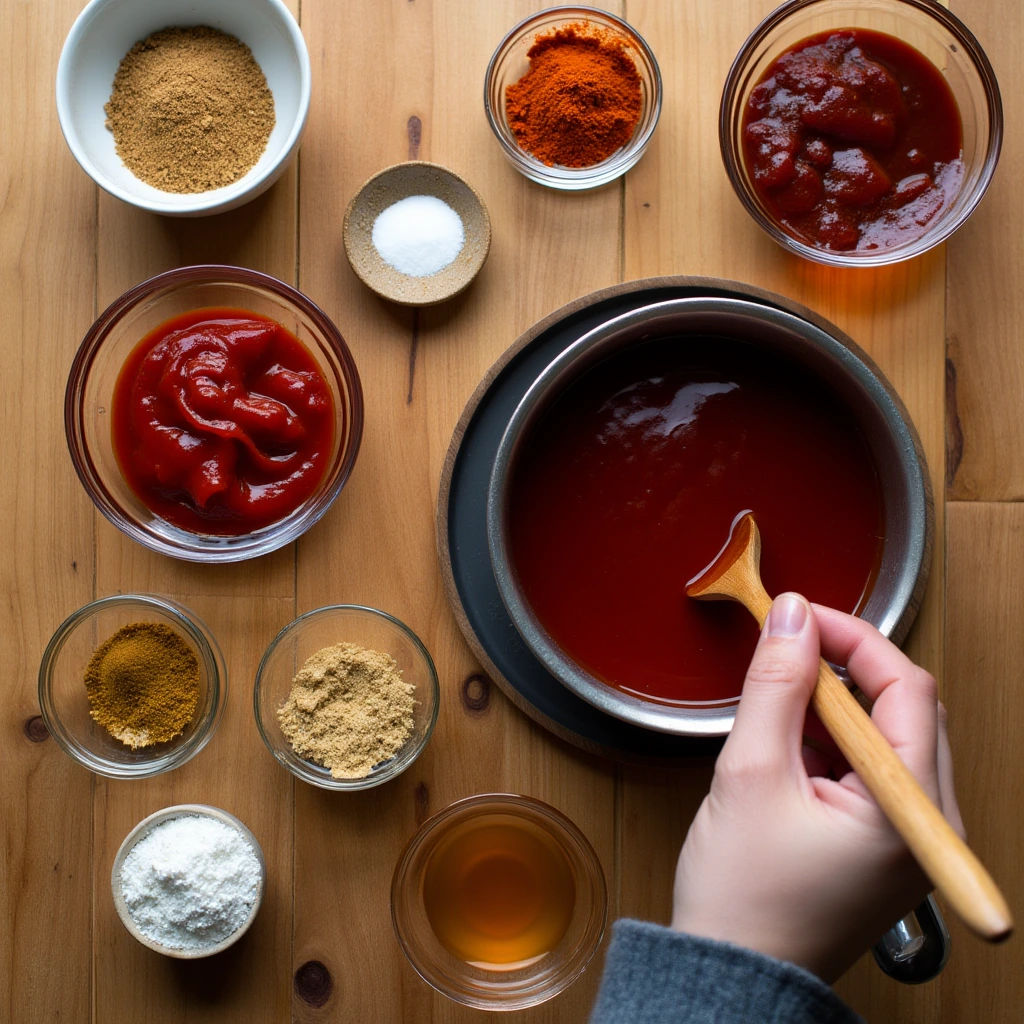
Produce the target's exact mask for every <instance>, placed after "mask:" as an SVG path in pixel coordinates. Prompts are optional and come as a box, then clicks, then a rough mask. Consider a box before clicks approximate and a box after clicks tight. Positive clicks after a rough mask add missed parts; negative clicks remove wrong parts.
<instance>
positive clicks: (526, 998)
mask: <svg viewBox="0 0 1024 1024" xmlns="http://www.w3.org/2000/svg"><path fill="white" fill-rule="evenodd" d="M475 808H479V809H480V811H481V813H487V812H488V811H493V812H494V813H499V814H500V813H510V814H512V815H514V816H517V817H521V818H527V819H530V818H532V817H534V816H537V817H540V818H542V819H543V820H544V821H546V822H548V823H550V824H551V825H553V826H554V827H555V831H556V832H557V833H558V836H557V841H558V843H559V845H560V846H564V845H566V840H569V841H571V844H572V845H573V846H574V847H575V848H576V849H577V850H578V851H579V854H580V859H581V860H582V861H584V862H585V864H586V865H587V866H588V867H589V868H591V869H593V870H592V871H591V874H592V880H593V882H594V889H595V900H594V903H595V906H597V907H599V908H600V911H601V913H600V923H599V926H598V927H597V929H596V931H595V933H594V935H593V938H592V941H591V942H590V943H589V944H588V945H587V946H585V947H583V948H582V949H581V950H580V952H579V954H578V959H577V960H576V961H575V962H572V961H570V962H568V964H567V965H565V966H566V967H567V969H566V970H564V971H563V973H561V974H560V975H559V976H556V978H555V980H554V982H553V984H552V986H551V988H550V990H549V991H543V990H542V991H540V992H527V993H523V994H521V995H520V996H519V997H518V998H517V997H516V996H514V995H513V996H512V998H510V999H508V1000H502V999H500V998H488V997H486V996H478V997H476V998H465V997H464V996H461V995H456V994H454V993H453V992H451V991H449V990H448V989H447V988H445V987H440V986H441V985H443V982H441V981H440V979H435V978H433V977H428V975H427V974H426V973H424V967H423V964H422V963H421V960H420V958H419V957H414V956H413V955H412V953H411V952H410V944H409V943H408V942H407V940H406V937H405V932H404V927H403V925H404V921H400V918H401V917H403V916H404V915H403V914H400V913H399V911H398V910H397V907H398V905H399V903H400V902H401V898H400V896H401V890H402V888H403V887H405V886H407V884H408V881H407V875H408V870H409V867H410V864H411V862H412V860H413V858H414V856H415V855H416V854H417V853H418V852H419V850H420V849H421V848H422V846H423V845H424V843H426V842H427V840H428V839H429V838H430V836H431V835H432V834H433V833H434V832H435V831H436V829H437V827H438V826H439V825H441V824H443V823H444V822H445V821H447V820H449V819H451V818H454V817H456V816H458V815H460V814H463V813H464V812H467V811H468V812H472V811H473V810H474V809H475ZM523 812H525V813H523ZM390 903H391V926H392V929H393V930H394V933H395V938H396V939H397V941H398V944H399V946H400V947H401V950H402V953H403V954H404V955H405V958H406V960H408V962H409V964H410V966H411V967H412V968H413V970H414V971H415V972H416V973H417V974H418V975H419V976H420V978H422V979H423V981H425V982H426V983H427V984H428V985H429V986H430V987H431V988H432V989H434V990H435V991H437V992H440V993H441V994H442V995H444V996H446V997H447V998H449V999H451V1000H452V1001H453V1002H456V1003H459V1004H460V1005H464V1006H472V1007H475V1008H476V1009H484V1010H520V1009H526V1008H528V1007H531V1006H537V1005H540V1004H541V1003H544V1002H547V1001H548V1000H549V999H552V998H554V997H555V996H557V995H559V994H560V993H562V992H564V991H565V990H566V989H567V988H568V987H569V986H570V985H572V984H573V983H574V982H575V981H576V980H577V979H578V978H579V977H580V975H581V974H582V973H583V972H584V971H585V970H586V969H587V967H588V966H589V964H590V962H591V960H593V958H594V956H595V955H596V954H597V951H598V949H600V947H601V943H602V942H603V941H604V936H605V932H606V931H607V928H608V880H607V879H606V878H605V873H604V867H603V866H602V864H601V858H600V857H599V856H598V854H597V851H596V850H595V849H594V845H593V843H591V842H590V840H589V839H588V838H587V836H586V834H585V833H584V832H583V830H582V829H581V828H580V827H579V826H578V825H577V824H576V823H575V822H574V821H573V820H572V819H571V818H570V817H569V816H568V815H566V814H564V813H563V812H562V811H560V810H559V809H558V808H557V807H554V806H552V805H551V804H549V803H547V802H546V801H544V800H540V799H539V798H538V797H534V796H527V795H526V794H524V793H504V792H495V793H474V794H472V795H470V796H466V797H461V798H460V799H458V800H453V801H452V802H451V803H450V804H447V805H445V806H444V807H442V808H441V809H440V810H439V811H436V812H435V813H434V814H432V815H431V816H430V817H429V818H427V819H426V820H425V821H424V822H423V824H422V825H420V826H419V827H418V828H417V829H416V831H415V832H414V833H413V834H412V836H411V837H410V838H409V840H408V841H407V842H406V844H405V846H404V847H403V849H402V852H401V854H400V855H399V858H398V861H397V862H396V864H395V869H394V872H393V874H392V876H391V894H390Z"/></svg>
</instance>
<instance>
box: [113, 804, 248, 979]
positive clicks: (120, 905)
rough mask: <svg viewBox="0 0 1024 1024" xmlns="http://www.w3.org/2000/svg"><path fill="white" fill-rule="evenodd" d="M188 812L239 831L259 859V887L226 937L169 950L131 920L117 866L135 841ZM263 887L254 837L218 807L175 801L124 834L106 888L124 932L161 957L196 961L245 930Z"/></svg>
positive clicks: (211, 953)
mask: <svg viewBox="0 0 1024 1024" xmlns="http://www.w3.org/2000/svg"><path fill="white" fill-rule="evenodd" d="M188 815H195V816H196V817H199V818H211V819H212V820H214V821H219V822H220V823H221V824H222V825H228V826H230V827H231V828H234V829H237V830H238V831H239V832H240V833H241V834H242V838H243V839H245V840H246V841H247V842H248V843H249V846H250V847H251V848H252V852H253V853H254V854H255V855H256V860H257V861H259V865H260V880H259V889H258V891H257V893H256V899H255V901H254V902H253V905H252V909H251V910H250V911H249V916H248V917H247V918H246V919H245V920H244V921H243V922H242V924H241V926H240V927H238V928H236V929H235V930H234V931H233V932H232V933H231V934H230V935H229V936H228V937H227V938H226V939H222V940H221V941H220V942H218V943H216V944H215V945H213V946H203V947H201V948H199V949H172V948H171V947H170V946H165V945H163V944H162V943H160V942H156V941H155V940H154V939H151V938H150V937H149V936H148V935H146V933H145V932H143V931H142V930H141V929H140V928H139V926H138V925H137V924H136V923H135V919H134V918H133V917H132V913H131V911H130V910H129V909H128V904H127V903H125V899H124V891H123V889H122V887H121V868H122V867H123V866H124V862H125V858H126V857H127V856H128V854H129V853H131V852H132V850H133V849H134V847H135V845H136V843H138V842H140V841H141V840H142V839H144V838H145V837H146V836H147V835H148V834H149V833H150V832H151V831H152V830H153V829H154V828H156V826H157V825H160V824H162V823H163V822H165V821H169V820H170V819H171V818H183V817H187V816H188ZM266 888H267V862H266V860H265V859H264V857H263V849H262V847H261V846H260V844H259V842H258V841H257V839H256V837H255V836H254V835H253V834H252V832H250V831H249V829H248V828H246V827H245V825H244V823H243V822H241V821H239V819H238V818H236V817H235V816H234V815H233V814H229V813H228V812H227V811H224V810H221V808H219V807H213V806H211V805H210V804H175V806H173V807H165V808H164V809H163V810H162V811H157V812H156V813H155V814H151V815H150V816H149V817H148V818H143V819H142V821H140V822H139V823H138V825H136V826H135V828H133V829H132V830H131V832H129V833H128V835H126V836H125V837H124V842H122V843H121V845H120V847H118V850H117V853H116V854H115V856H114V865H113V867H112V868H111V870H110V891H111V895H112V896H113V897H114V908H115V909H116V910H117V916H118V917H119V918H121V923H122V924H123V925H124V926H125V928H126V929H127V930H128V933H129V934H130V935H131V936H132V938H133V939H137V940H138V941H139V942H141V943H142V945H144V946H145V947H146V948H147V949H152V950H153V951H154V952H156V953H162V954H163V955H164V956H170V957H174V958H175V959H177V960H198V959H200V958H202V957H207V956H213V955H214V954H215V953H221V952H223V951H224V950H225V949H227V948H228V946H233V945H234V944H235V943H236V942H237V941H238V940H239V939H240V938H241V937H242V936H243V935H244V934H245V933H246V932H247V931H248V930H249V926H250V925H251V924H252V923H253V921H254V920H255V919H256V915H257V914H258V913H259V909H260V907H261V906H262V905H263V893H264V892H265V891H266Z"/></svg>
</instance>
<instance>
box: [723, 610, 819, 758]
mask: <svg viewBox="0 0 1024 1024" xmlns="http://www.w3.org/2000/svg"><path fill="white" fill-rule="evenodd" d="M819 653H820V652H819V645H818V623H817V620H816V619H815V618H814V613H813V612H812V611H811V606H810V605H809V604H808V603H807V601H806V600H805V599H804V598H803V597H801V596H800V595H799V594H780V595H779V596H778V597H777V598H775V601H774V602H773V603H772V607H771V611H770V612H769V613H768V618H767V620H766V621H765V625H764V629H762V630H761V638H760V640H758V643H757V649H756V650H755V651H754V657H753V659H752V660H751V662H750V668H748V669H747V678H746V680H745V681H744V683H743V694H742V696H741V697H740V704H739V707H738V708H737V710H736V722H735V724H734V725H733V728H732V733H731V734H730V736H729V739H728V740H727V741H726V748H729V747H732V748H733V749H734V750H742V751H743V760H744V761H750V760H754V761H755V762H756V763H757V764H758V765H759V766H760V767H761V768H762V770H779V771H782V772H786V771H788V770H789V769H791V768H792V767H794V766H798V765H801V764H802V760H801V754H800V751H801V747H802V744H803V730H804V718H805V716H806V714H807V705H808V704H809V703H810V699H811V694H812V693H813V692H814V685H815V683H816V682H817V679H818V657H819ZM724 752H725V751H724V750H723V753H724Z"/></svg>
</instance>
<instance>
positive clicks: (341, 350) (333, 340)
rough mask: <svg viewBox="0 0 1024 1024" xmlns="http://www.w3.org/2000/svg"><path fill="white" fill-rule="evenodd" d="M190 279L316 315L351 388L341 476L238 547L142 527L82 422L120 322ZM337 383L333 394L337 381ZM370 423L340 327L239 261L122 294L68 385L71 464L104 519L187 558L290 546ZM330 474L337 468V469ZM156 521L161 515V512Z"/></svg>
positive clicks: (179, 273) (155, 279)
mask: <svg viewBox="0 0 1024 1024" xmlns="http://www.w3.org/2000/svg"><path fill="white" fill-rule="evenodd" d="M189 284H227V285H243V286H250V287H255V288H257V289H262V290H264V291H266V292H269V293H270V294H271V295H273V296H274V297H275V298H277V299H279V300H281V301H283V303H284V304H285V305H287V306H290V307H291V308H293V309H297V310H298V312H299V313H300V314H301V315H302V316H303V317H305V318H308V320H309V321H310V322H311V323H312V324H313V325H314V326H315V327H316V329H317V330H318V331H319V332H320V333H321V334H322V336H323V338H324V339H325V340H326V342H327V344H328V346H329V348H330V349H331V351H332V353H333V354H334V356H335V358H336V359H337V360H338V364H339V366H340V369H341V377H342V379H343V380H344V382H345V388H344V389H343V390H344V391H347V392H348V393H347V394H344V395H343V399H344V400H345V402H346V404H347V405H348V409H349V429H348V434H347V437H346V439H345V443H344V446H343V447H342V448H340V449H339V457H340V456H343V458H341V462H340V466H339V468H338V477H337V480H335V481H334V483H333V484H332V485H331V487H330V488H329V489H328V490H326V491H324V492H323V493H320V492H319V491H318V492H316V493H315V494H314V496H313V497H311V498H309V499H307V501H306V502H305V503H304V504H303V505H302V506H299V508H297V509H296V510H295V511H294V512H292V513H291V514H290V515H288V516H286V517H285V518H284V519H280V520H278V521H277V522H275V523H270V524H268V525H267V526H265V527H262V528H261V529H260V530H259V531H256V532H253V533H250V534H239V535H237V536H236V537H233V538H227V539H233V540H235V541H236V542H237V543H235V544H234V545H233V546H230V547H228V546H222V545H221V544H218V543H215V542H214V541H215V540H216V539H220V540H224V539H225V538H224V537H222V536H221V535H217V534H201V533H192V532H190V531H187V530H183V531H182V533H183V534H186V535H187V536H188V538H189V540H190V545H189V546H183V545H181V544H179V543H178V542H177V541H174V540H170V539H167V538H164V537H160V536H158V535H154V534H153V533H152V532H150V530H149V529H147V528H145V527H143V526H140V525H139V524H138V523H137V522H136V521H135V520H134V518H133V517H131V516H130V515H128V514H126V512H125V511H124V509H123V508H122V507H121V504H120V503H119V502H118V501H116V500H115V499H114V498H113V496H112V495H110V494H109V492H108V489H107V487H106V485H105V484H104V483H103V478H102V473H100V472H98V471H97V468H96V467H97V463H96V461H95V460H94V459H93V456H92V453H91V452H90V451H89V447H88V445H87V443H86V431H85V428H84V425H83V422H82V418H83V417H82V408H81V407H82V402H83V400H84V395H85V382H86V380H87V378H88V375H89V372H90V370H91V368H92V365H93V363H94V361H95V359H96V356H97V354H98V352H99V350H100V349H101V347H102V345H103V342H104V341H105V340H106V339H107V337H108V336H109V333H110V330H111V329H112V328H113V326H114V325H115V324H117V323H118V322H119V320H120V319H121V318H122V317H123V316H124V315H125V314H126V313H127V312H129V311H130V310H131V309H132V308H134V307H135V306H136V305H137V304H138V303H140V302H142V301H143V300H145V299H146V298H148V297H149V296H151V295H154V294H156V293H158V292H161V291H165V292H173V291H175V290H177V289H178V288H179V287H182V286H186V285H189ZM199 308H203V307H199ZM140 340H141V339H140ZM330 386H331V387H332V391H333V385H330ZM363 423H364V404H363V389H362V382H361V380H360V377H359V370H358V368H357V367H356V363H355V359H354V358H353V356H352V353H351V350H350V349H349V347H348V344H347V342H346V341H345V339H344V337H343V336H342V333H341V331H340V330H339V329H338V327H337V325H336V324H335V323H334V322H333V321H332V320H331V318H330V317H329V316H327V314H326V313H325V312H324V311H323V310H322V309H321V308H320V307H319V306H318V305H317V304H316V303H315V302H313V301H312V300H311V299H310V298H309V297H308V296H306V295H304V294H303V293H302V292H300V291H299V290H298V289H297V288H295V287H293V286H292V285H290V284H288V283H286V282H285V281H281V280H280V279H279V278H276V277H273V276H272V275H270V274H264V273H262V272H261V271H258V270H250V269H249V268H247V267H239V266H235V265H232V264H221V263H198V264H191V265H189V266H184V267H176V268H174V269H172V270H166V271H163V272H162V273H159V274H155V275H153V276H152V277H148V278H146V279H145V280H144V281H141V282H139V283H138V284H136V285H134V286H132V287H131V288H129V289H128V290H127V291H126V292H124V293H123V294H122V295H120V296H119V297H118V298H116V299H114V301H113V302H111V303H110V304H109V305H108V306H107V307H106V309H104V310H103V312H102V313H100V315H99V316H98V317H97V318H96V320H95V321H94V322H93V324H92V326H91V327H90V328H89V330H88V331H87V332H86V334H85V336H84V338H83V339H82V341H81V343H80V344H79V346H78V349H77V351H76V352H75V356H74V359H73V360H72V363H71V369H70V371H69V373H68V379H67V384H66V386H65V390H64V437H65V441H66V443H67V447H68V451H69V453H70V455H71V462H72V465H73V466H74V467H75V473H76V474H77V475H78V479H79V481H80V482H81V484H82V486H83V488H84V489H85V491H86V493H87V494H88V495H89V498H90V500H91V501H92V503H93V504H94V505H95V506H96V508H97V509H98V510H99V511H100V513H101V514H102V515H103V517H104V518H105V519H106V520H107V521H108V522H110V523H111V524H113V525H114V526H116V527H117V528H118V529H119V530H121V532H122V533H124V534H126V535H127V536H128V537H130V538H131V539H132V540H134V541H136V542H137V543H139V544H141V545H142V546H143V547H145V548H148V549H149V550H150V551H155V552H157V553H158V554H162V555H169V556H170V557H172V558H178V559H182V560H184V561H191V562H200V563H202V562H206V563H210V564H213V563H225V562H238V561H244V560H245V559H248V558H256V557H259V556H261V555H265V554H269V553H270V552H271V551H276V550H277V549H278V548H281V547H284V546H285V545H286V544H290V543H291V542H292V541H294V540H296V539H298V538H299V537H300V536H302V534H304V533H305V532H306V531H307V530H309V529H310V528H311V527H312V526H314V525H315V524H316V523H317V522H318V521H319V520H320V519H321V518H322V517H323V516H324V515H325V514H326V513H327V511H328V509H330V507H331V505H333V504H334V501H335V500H336V499H337V497H338V495H339V494H340V493H341V491H342V489H343V488H344V486H345V484H346V483H347V482H348V478H349V476H351V473H352V470H353V468H354V466H355V461H356V457H357V456H358V454H359V448H360V445H361V443H362V435H363ZM332 465H333V463H332ZM327 472H328V473H329V472H330V467H328V470H327ZM154 518H159V517H158V516H155V517H154ZM211 538H213V539H211ZM240 538H246V539H247V542H246V543H242V542H241V541H240ZM193 545H194V546H193Z"/></svg>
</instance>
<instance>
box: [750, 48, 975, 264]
mask: <svg viewBox="0 0 1024 1024" xmlns="http://www.w3.org/2000/svg"><path fill="white" fill-rule="evenodd" d="M743 146H744V155H745V161H746V165H747V169H748V172H749V173H750V175H751V178H752V180H753V185H754V188H755V190H756V191H757V193H758V195H759V196H760V198H761V200H762V201H763V202H764V204H765V206H766V207H767V209H768V210H769V212H770V213H771V215H772V216H773V217H774V218H775V220H776V221H777V222H778V223H779V224H780V225H781V226H782V228H783V229H784V230H785V231H786V232H787V233H788V234H790V235H792V236H793V237H795V238H797V239H799V240H800V241H802V242H805V243H807V244H809V245H813V246H817V247H819V248H823V249H830V250H835V251H850V250H856V251H858V252H871V251H876V250H884V249H886V248H890V247H892V246H894V245H900V244H902V243H904V242H907V241H911V240H913V239H915V238H918V237H920V236H921V235H922V234H923V233H924V232H925V231H926V230H927V228H928V225H929V224H930V223H931V222H932V221H933V220H934V218H935V217H936V216H937V215H938V214H939V213H940V211H941V210H943V209H944V208H945V207H946V206H948V205H949V203H950V202H952V200H953V199H954V198H955V196H956V194H957V193H958V192H959V190H960V185H961V183H962V181H963V174H964V167H963V161H962V159H961V156H962V146H963V129H962V126H961V122H960V111H959V109H958V107H957V105H956V100H955V99H954V97H953V93H952V91H951V90H950V88H949V86H948V85H947V84H946V80H945V79H944V78H943V77H942V74H941V72H940V71H939V70H938V69H937V68H936V67H935V65H934V64H932V63H931V61H929V60H928V59H927V58H926V57H924V56H923V55H922V54H921V53H919V52H918V51H917V50H915V49H914V48H913V47H911V46H908V45H907V44H906V43H904V42H902V41H900V40H899V39H896V38H894V37H893V36H890V35H886V34H884V33H882V32H874V31H870V30H868V29H843V30H841V31H838V32H823V33H821V34H819V35H815V36H811V37H809V38H807V39H804V40H802V41H801V42H799V43H797V44H796V45H795V46H792V47H791V48H790V49H788V50H786V51H785V53H783V54H782V55H781V56H779V57H778V58H777V59H776V60H775V61H773V62H772V64H771V65H770V66H769V67H768V68H767V70H766V71H765V73H764V75H763V76H762V78H761V81H760V82H759V83H758V84H757V85H756V86H755V87H754V89H753V91H752V92H751V94H750V99H749V101H748V103H747V109H746V111H745V113H744V119H743Z"/></svg>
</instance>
